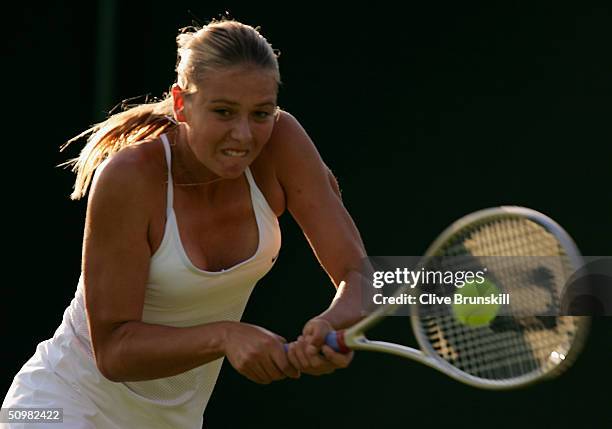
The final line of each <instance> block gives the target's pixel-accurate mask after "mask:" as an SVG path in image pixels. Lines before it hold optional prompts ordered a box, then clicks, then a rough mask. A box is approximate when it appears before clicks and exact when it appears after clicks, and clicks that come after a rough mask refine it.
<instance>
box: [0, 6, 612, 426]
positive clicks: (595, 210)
mask: <svg viewBox="0 0 612 429" xmlns="http://www.w3.org/2000/svg"><path fill="white" fill-rule="evenodd" d="M83 3H85V2H83ZM117 3H119V2H117ZM332 3H333V2H327V3H322V4H316V3H311V2H285V3H270V2H264V3H261V2H248V4H249V6H248V7H247V6H244V5H243V4H239V3H236V2H218V1H209V2H129V3H128V2H121V4H120V5H119V4H116V5H115V6H114V10H113V7H112V5H113V3H112V2H107V3H105V5H106V7H101V5H100V4H97V3H96V2H91V4H89V3H88V4H82V3H81V2H73V3H71V2H58V1H55V2H54V1H50V2H44V3H41V4H35V3H23V4H20V5H18V6H12V7H14V8H15V9H14V10H9V11H7V12H6V15H5V19H4V21H5V23H6V25H8V26H9V30H10V31H9V35H8V42H7V43H5V48H4V49H5V50H8V57H7V56H5V58H7V60H5V75H6V73H7V72H8V73H9V75H10V77H9V79H7V80H5V86H6V87H7V90H8V95H7V100H6V102H5V109H6V108H8V112H6V113H5V117H4V129H5V133H4V138H3V142H4V145H3V148H4V157H5V171H4V174H5V179H4V181H3V182H4V191H5V195H4V198H5V216H7V220H6V221H5V226H4V227H5V234H6V236H7V237H10V239H9V242H8V243H5V246H6V247H5V248H8V249H10V253H9V254H8V259H6V260H5V265H6V270H7V271H9V273H10V274H11V275H10V276H9V275H7V276H6V277H5V281H4V285H5V286H4V291H5V293H4V299H3V301H2V307H3V308H2V314H3V315H4V323H3V325H2V326H3V328H2V335H3V344H4V347H3V356H2V361H3V363H4V364H3V372H4V374H3V377H2V380H1V381H2V383H1V384H0V391H2V392H4V391H6V389H8V386H9V384H10V381H11V379H12V377H13V375H14V374H15V373H16V372H17V371H18V369H19V368H20V367H21V365H22V364H23V363H24V362H25V361H26V360H27V359H28V358H29V357H30V356H31V354H32V353H33V352H34V348H35V345H36V344H37V343H38V342H39V341H42V340H44V339H47V338H49V337H50V336H51V335H52V334H53V332H54V330H55V328H56V327H57V326H58V325H59V323H60V321H61V315H62V312H63V310H64V308H65V307H66V306H67V305H68V303H69V302H70V299H71V297H72V296H73V294H74V290H75V287H76V283H77V280H78V274H79V267H80V251H81V236H82V228H83V215H84V209H85V204H84V202H71V201H69V200H68V194H69V192H70V188H71V185H72V181H73V176H72V175H71V174H70V173H68V172H67V171H64V170H61V169H58V168H55V165H57V164H59V163H60V162H62V161H64V160H66V159H67V158H68V157H73V156H76V155H77V153H78V148H77V147H73V148H72V149H71V150H69V151H68V153H63V154H60V153H58V147H59V146H60V145H61V144H62V143H63V142H64V141H65V140H67V139H68V138H70V137H72V136H73V135H75V134H77V133H79V132H80V131H81V130H83V129H84V128H86V127H87V126H88V125H89V124H91V123H93V122H95V121H97V120H100V119H102V118H104V115H105V113H104V112H105V111H108V110H110V109H111V108H112V107H113V105H115V104H116V103H118V102H119V101H121V100H122V99H126V98H129V97H134V96H139V95H140V96H144V95H146V94H150V95H151V96H160V95H161V94H162V93H163V92H164V91H166V90H167V89H168V88H169V86H170V85H171V84H172V83H173V80H174V70H173V69H174V64H175V59H176V56H175V55H176V54H175V42H174V37H175V35H176V33H177V29H178V28H179V27H183V26H187V25H190V24H191V23H192V20H193V19H196V20H198V21H199V22H200V23H205V22H206V20H208V19H210V18H212V17H216V16H218V15H219V14H220V13H223V11H225V10H229V11H230V12H231V14H232V15H233V16H234V17H235V18H237V19H239V20H242V21H244V22H246V23H249V24H252V25H260V26H261V27H262V32H263V33H264V35H265V36H266V37H267V38H268V40H269V41H270V42H272V44H273V45H274V47H275V48H277V49H280V50H281V51H282V55H281V57H280V65H281V73H282V78H283V82H284V85H283V88H282V90H281V93H280V104H281V106H282V107H283V108H285V109H286V110H288V111H290V112H292V113H293V114H294V115H295V116H297V118H298V119H299V120H300V121H301V122H302V124H303V125H304V127H305V128H306V129H307V131H308V132H309V134H310V136H311V137H312V138H313V140H314V141H315V143H316V144H317V147H318V148H319V150H320V152H321V154H322V156H323V157H324V159H325V161H326V162H327V164H328V165H329V166H330V167H331V168H332V170H333V171H334V173H335V174H336V175H337V176H338V179H339V182H340V185H341V188H342V190H343V197H344V200H345V204H346V206H347V207H348V209H349V210H350V212H351V214H352V215H353V217H354V219H355V221H356V223H357V225H358V226H359V228H360V230H361V233H362V235H363V238H364V241H365V243H366V246H367V250H368V252H369V254H371V255H419V254H422V253H423V251H424V250H425V248H426V247H427V245H428V244H429V242H430V241H431V240H432V239H433V238H435V237H436V235H437V234H439V233H440V232H441V231H442V229H444V228H445V227H446V226H447V225H448V224H449V223H451V222H452V221H453V220H455V219H456V218H458V217H460V216H462V215H464V214H467V213H469V212H472V211H474V210H477V209H480V208H484V207H489V206H496V205H500V204H517V205H524V206H528V207H531V208H534V209H536V210H539V211H542V212H544V213H546V214H548V215H549V216H551V217H553V218H554V219H556V220H557V221H558V222H559V223H560V224H561V225H563V226H564V227H565V228H566V229H567V230H568V231H569V232H570V234H571V235H572V236H573V237H574V238H575V240H576V242H577V243H578V245H579V247H580V248H581V250H582V252H583V253H584V254H585V255H610V245H611V243H612V233H611V229H612V193H611V191H610V185H611V183H612V168H611V167H612V156H611V155H612V150H611V149H610V144H611V141H612V140H611V137H612V131H611V127H610V122H611V121H610V118H611V117H612V115H611V102H612V85H611V72H612V61H611V56H610V42H611V41H612V30H611V29H612V19H611V18H612V17H611V13H610V9H609V7H607V6H606V3H605V2H601V4H595V3H588V2H573V3H569V4H560V3H558V2H551V3H547V4H544V3H538V5H537V6H536V5H534V4H532V3H533V2H523V3H519V2H512V3H510V2H497V3H498V4H496V5H488V4H487V3H483V4H481V5H478V4H476V3H470V4H465V2H454V3H452V4H443V3H440V2H427V4H428V5H427V6H425V5H420V6H414V5H407V6H403V7H400V6H399V5H398V4H396V3H391V2H368V3H367V4H357V3H352V4H351V5H350V6H346V8H341V7H340V6H334V5H333V4H332ZM109 6H111V7H109ZM105 13H107V15H108V17H110V19H109V20H108V22H107V24H106V27H101V26H100V22H104V19H102V17H103V16H104V14H105ZM100 30H102V31H100ZM99 34H101V35H102V39H100V36H99ZM107 48H109V50H108V51H105V49H107ZM105 52H107V53H108V54H109V56H106V54H105ZM281 224H282V227H283V250H282V251H281V255H280V258H279V261H278V263H277V265H276V266H275V268H274V269H273V270H272V272H271V273H270V274H269V275H268V276H267V277H266V278H264V279H263V280H262V281H261V282H260V283H259V285H258V287H257V289H256V291H255V292H254V294H253V296H252V299H251V301H250V304H249V306H248V308H247V311H246V313H245V316H244V319H245V320H246V321H248V322H251V323H256V324H261V325H262V326H265V327H267V328H268V329H271V330H273V331H276V332H278V333H279V334H281V335H284V336H286V337H287V338H288V339H290V338H292V337H294V336H295V335H297V334H298V333H299V331H300V329H301V326H302V324H303V323H304V322H305V321H306V320H307V319H308V318H309V317H311V316H313V315H315V314H317V313H318V312H320V311H321V310H323V309H324V308H325V306H326V304H327V303H328V301H329V300H330V299H331V297H332V296H333V288H332V286H331V283H330V282H329V281H328V280H327V278H326V276H325V274H324V273H323V271H322V270H321V269H320V268H319V266H318V264H317V262H316V260H315V259H314V257H313V256H312V253H311V252H310V249H309V248H308V245H307V243H306V241H305V240H304V239H303V236H302V235H301V232H300V231H299V230H298V228H297V227H296V225H295V223H294V222H293V220H292V219H290V217H289V215H285V216H284V217H283V218H281ZM13 274H14V276H13ZM387 326H388V327H389V329H388V330H385V331H383V332H384V333H385V334H388V335H390V336H391V337H393V338H395V339H396V340H397V339H399V340H400V341H407V342H410V341H411V334H410V329H409V321H408V320H406V319H399V318H394V319H393V320H390V321H389V324H388V325H387ZM611 328H612V319H611V318H601V319H597V320H595V321H594V325H593V330H592V335H591V337H590V339H589V341H588V343H587V345H586V349H585V351H584V353H583V355H582V356H581V357H580V359H579V360H578V361H577V363H576V364H575V366H574V367H573V368H571V369H570V370H569V372H568V373H567V374H565V375H564V376H563V377H561V378H559V379H557V380H555V381H552V382H548V383H545V384H542V385H538V386H535V387H532V388H528V389H525V390H521V391H515V392H506V393H495V392H487V391H479V390H476V389H473V388H470V387H466V386H464V385H461V384H459V383H457V382H455V381H452V380H450V379H449V378H447V377H445V376H443V375H441V374H438V373H437V372H435V371H433V370H430V369H428V368H426V367H424V366H422V365H419V364H415V363H412V362H409V361H404V360H401V359H399V358H396V357H392V356H385V355H378V354H368V353H360V354H358V355H357V356H356V357H355V360H354V363H353V364H352V365H351V367H350V369H347V370H344V371H338V372H337V373H335V374H334V375H331V376H327V377H320V378H314V377H308V376H304V377H303V378H302V379H301V380H300V381H297V382H296V381H283V382H279V383H275V384H272V385H269V386H260V385H256V384H254V383H251V382H249V381H248V380H246V379H244V378H242V377H241V376H240V375H238V374H237V373H236V372H235V371H234V370H233V369H232V368H231V367H230V366H229V365H227V364H226V365H225V366H224V368H223V371H222V374H221V377H220V379H219V382H218V384H217V387H216V390H215V392H214V394H213V397H212V400H211V402H210V403H209V406H208V408H207V410H206V414H205V420H206V421H207V427H208V428H210V429H215V428H236V427H279V428H280V427H283V428H285V427H293V428H318V427H322V428H332V427H347V426H351V427H354V428H369V427H372V426H373V425H374V424H376V425H377V426H380V427H400V426H405V427H438V426H445V427H452V426H456V425H460V426H468V427H478V428H482V427H555V428H565V427H576V426H583V427H589V428H590V427H604V426H606V423H607V424H608V425H610V423H612V410H611V407H610V404H611V403H612V401H611V399H610V398H611V396H612V394H611V386H612V374H611V371H612V369H611V366H612V365H611V364H612V329H611ZM375 422H376V423H375ZM485 425H486V426H485Z"/></svg>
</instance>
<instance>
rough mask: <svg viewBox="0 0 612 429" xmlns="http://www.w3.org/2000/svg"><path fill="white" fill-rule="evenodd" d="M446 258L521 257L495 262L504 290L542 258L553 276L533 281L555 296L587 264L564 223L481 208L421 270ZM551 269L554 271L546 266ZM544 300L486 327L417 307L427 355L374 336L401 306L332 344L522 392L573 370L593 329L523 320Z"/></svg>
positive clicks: (443, 308) (572, 319)
mask: <svg viewBox="0 0 612 429" xmlns="http://www.w3.org/2000/svg"><path fill="white" fill-rule="evenodd" d="M445 256H452V258H450V260H452V261H456V262H454V263H456V264H459V262H457V261H470V263H472V264H473V261H474V258H479V257H483V256H484V257H489V256H492V257H496V256H499V257H500V258H498V260H499V261H507V259H504V258H505V257H517V258H514V259H512V260H513V261H514V262H512V263H511V264H508V263H503V262H500V263H497V264H489V265H491V266H489V267H488V273H487V278H494V279H495V282H496V284H497V285H498V286H500V288H502V289H503V288H504V287H506V286H510V285H512V284H516V283H517V282H519V281H524V279H525V275H526V273H530V272H533V270H534V266H533V264H530V263H529V261H533V259H534V258H531V259H530V258H522V257H527V256H528V257H532V256H538V257H542V258H540V259H537V264H538V267H537V270H539V271H538V272H540V273H541V272H542V270H545V271H546V272H547V273H549V274H548V275H546V276H541V275H540V276H533V275H531V277H530V281H532V282H533V281H535V282H546V285H536V286H543V287H544V286H545V288H548V289H549V290H550V288H551V287H552V289H553V291H554V292H561V291H562V289H563V288H564V286H565V285H566V283H567V280H568V278H569V277H570V276H571V275H572V274H573V273H574V272H575V271H576V270H577V269H578V268H579V267H581V266H582V258H581V255H580V253H579V251H578V249H577V248H576V245H575V244H574V242H573V240H572V239H571V238H570V236H569V235H568V234H567V233H566V232H565V231H564V230H563V229H562V228H561V227H560V226H559V225H558V224H557V223H556V222H554V221H553V220H552V219H550V218H549V217H547V216H545V215H543V214H542V213H539V212H537V211H534V210H531V209H527V208H523V207H513V206H512V207H510V206H504V207H496V208H489V209H485V210H481V211H478V212H475V213H472V214H469V215H467V216H465V217H463V218H461V219H460V220H458V221H456V222H455V223H453V224H452V225H450V226H449V227H448V228H447V229H446V230H445V231H444V232H443V233H442V234H441V235H440V236H439V237H438V238H437V239H436V240H435V241H434V242H433V243H432V244H431V246H430V247H429V249H428V250H427V252H426V253H425V255H424V257H423V258H422V262H421V263H420V266H421V267H428V268H431V264H433V263H434V262H432V261H440V260H444V257H445ZM551 257H552V258H551ZM517 261H522V262H518V263H517ZM546 261H548V262H546ZM543 263H547V264H549V265H550V266H546V267H543V266H541V265H542V264H543ZM459 265H460V264H459ZM445 268H446V269H449V268H455V269H461V268H462V267H461V266H455V267H445ZM424 288H425V286H422V289H424ZM418 289H419V287H418V286H417V288H413V289H410V288H408V287H400V288H399V290H398V291H397V292H396V294H395V296H399V295H400V294H401V293H412V294H414V293H415V290H418ZM535 289H536V290H537V287H536V288H535ZM532 290H533V288H532ZM537 300H538V298H537V297H536V296H524V297H523V299H522V300H521V299H518V300H515V301H516V302H514V303H513V307H511V309H510V310H509V311H511V312H515V313H514V314H513V313H505V315H504V316H501V315H500V316H497V317H496V318H495V320H494V321H493V322H491V323H489V324H487V325H485V326H479V327H473V326H467V325H465V324H463V323H461V322H460V321H458V320H457V318H456V317H455V316H454V315H453V312H452V311H451V309H449V306H448V305H442V304H440V305H438V306H434V307H432V306H428V308H427V309H426V310H427V311H425V309H424V308H420V307H419V306H418V305H416V306H415V307H414V308H413V309H412V311H411V313H410V317H411V320H412V329H413V332H414V334H415V337H416V339H417V342H418V344H419V346H420V350H417V349H414V348H411V347H407V346H405V345H401V344H394V343H390V342H383V341H374V340H369V339H368V338H366V336H365V332H366V331H367V330H368V329H370V328H372V327H373V326H374V325H376V324H377V323H379V322H380V321H381V320H382V319H383V318H384V317H385V316H388V315H391V314H392V313H393V312H395V311H396V310H397V306H393V305H385V306H379V307H377V308H376V310H375V311H373V312H372V313H371V314H369V315H368V316H367V317H365V318H364V319H362V320H361V321H360V322H358V323H357V324H355V325H354V326H352V327H350V328H348V329H345V330H341V331H334V332H330V333H329V334H328V335H327V337H326V343H327V344H328V345H329V346H330V347H332V348H333V349H335V350H336V351H340V352H345V353H346V352H348V351H349V350H367V351H373V352H382V353H390V354H393V355H397V356H401V357H404V358H408V359H412V360H415V361H417V362H420V363H423V364H425V365H427V366H429V367H431V368H434V369H436V370H438V371H441V372H442V373H444V374H446V375H448V376H450V377H452V378H454V379H455V380H458V381H460V382H463V383H466V384H468V385H471V386H474V387H478V388H484V389H492V390H503V389H512V388H518V387H522V386H526V385H529V384H532V383H535V382H538V381H541V380H544V379H550V378H553V377H555V376H557V375H559V374H560V373H562V372H563V370H565V369H566V368H568V367H569V366H570V365H571V363H572V362H573V361H574V360H575V358H576V356H577V355H578V353H579V351H580V349H581V347H582V345H583V342H584V339H585V338H586V336H587V333H588V329H589V325H590V318H589V317H578V316H560V315H559V314H562V313H560V312H559V311H557V312H556V313H555V314H556V315H552V316H550V315H549V316H547V317H533V316H532V317H522V316H521V314H524V312H522V311H523V310H524V308H523V307H525V306H528V305H529V306H533V305H534V302H536V301H537ZM546 305H547V306H549V307H550V306H551V305H552V306H553V307H558V306H559V305H560V304H559V300H554V299H553V300H550V299H548V300H547V302H546ZM553 310H559V308H556V309H555V308H553Z"/></svg>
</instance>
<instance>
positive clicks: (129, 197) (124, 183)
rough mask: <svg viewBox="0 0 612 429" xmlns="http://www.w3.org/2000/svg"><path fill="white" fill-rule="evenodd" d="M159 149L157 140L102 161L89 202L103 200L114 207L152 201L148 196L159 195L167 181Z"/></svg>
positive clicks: (120, 152) (128, 148) (125, 149)
mask: <svg viewBox="0 0 612 429" xmlns="http://www.w3.org/2000/svg"><path fill="white" fill-rule="evenodd" d="M160 146H161V143H160V142H159V141H158V140H151V141H147V142H143V143H141V144H137V145H134V146H128V147H126V148H124V149H122V150H120V151H119V152H117V153H116V154H115V155H113V156H112V157H111V158H110V159H108V160H107V161H105V162H103V163H102V164H101V165H100V166H99V167H98V169H97V170H96V174H95V176H94V180H93V183H92V186H91V191H90V196H89V199H90V203H91V201H92V200H103V201H104V202H105V203H108V204H112V205H115V204H125V203H129V204H130V205H131V206H135V205H138V206H141V205H142V204H146V203H147V202H150V201H151V199H150V198H149V197H151V196H153V195H155V194H156V193H158V191H159V189H160V187H161V186H163V184H164V180H165V179H164V174H165V173H164V170H163V169H162V168H161V167H162V166H164V165H165V164H164V161H163V160H162V159H160ZM161 156H163V149H162V150H161ZM121 208H125V207H121ZM140 208H142V207H140Z"/></svg>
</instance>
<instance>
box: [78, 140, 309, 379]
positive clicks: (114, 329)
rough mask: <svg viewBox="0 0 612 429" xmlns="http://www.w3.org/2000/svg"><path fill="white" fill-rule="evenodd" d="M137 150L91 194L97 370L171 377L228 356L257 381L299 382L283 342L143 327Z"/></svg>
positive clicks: (89, 256) (103, 171)
mask: <svg viewBox="0 0 612 429" xmlns="http://www.w3.org/2000/svg"><path fill="white" fill-rule="evenodd" d="M139 156H140V155H139V154H138V153H136V151H131V150H129V151H125V153H120V154H117V155H116V156H115V157H114V158H113V159H112V160H111V161H109V162H108V163H106V164H105V165H103V166H101V167H100V168H99V171H98V172H97V174H96V178H95V180H94V182H93V184H92V188H91V191H90V195H89V201H88V207H87V216H86V221H85V234H84V243H83V267H82V270H83V281H84V286H85V306H86V310H87V316H88V323H89V329H90V333H91V342H92V347H93V351H94V356H95V360H96V365H97V366H98V369H99V370H100V372H101V373H102V374H103V375H104V376H105V377H106V378H108V379H109V380H112V381H138V380H149V379H155V378H162V377H169V376H173V375H177V374H179V373H182V372H185V371H188V370H190V369H193V368H195V367H198V366H200V365H203V364H205V363H208V362H211V361H213V360H216V359H218V358H220V357H222V356H224V355H226V356H228V359H229V360H230V363H231V364H232V365H233V366H234V368H236V369H237V370H238V371H239V372H240V373H242V374H243V375H245V376H246V377H248V378H249V379H251V380H253V381H256V382H259V383H269V382H270V381H273V380H278V379H280V378H284V376H292V377H294V376H297V371H296V370H295V369H293V367H291V365H290V364H289V363H288V361H287V359H286V357H285V353H284V350H283V348H282V345H281V344H280V341H279V338H280V337H278V336H276V335H275V334H273V333H271V332H269V331H266V330H265V329H263V328H259V327H256V326H253V325H248V324H244V323H239V322H232V321H220V322H215V323H208V324H204V325H197V326H192V327H186V328H177V327H170V326H163V325H155V324H150V323H144V322H142V313H143V308H144V296H145V289H146V283H147V278H148V273H149V260H150V258H151V251H150V247H149V244H148V239H147V232H148V227H149V222H150V218H149V217H150V216H151V213H153V211H152V201H153V198H152V195H154V192H152V191H151V186H152V185H151V183H155V180H153V178H152V177H147V174H146V173H144V172H143V173H141V172H142V171H143V168H142V165H143V160H142V159H138V157H139Z"/></svg>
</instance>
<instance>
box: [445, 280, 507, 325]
mask: <svg viewBox="0 0 612 429" xmlns="http://www.w3.org/2000/svg"><path fill="white" fill-rule="evenodd" d="M498 293H500V292H499V289H498V288H497V286H495V283H493V282H492V281H491V280H488V279H485V280H484V282H482V283H477V282H474V281H472V282H466V283H465V285H464V286H463V287H462V288H460V289H458V290H457V292H456V293H455V294H456V295H460V297H457V296H455V297H453V305H452V309H453V313H454V315H455V318H456V319H457V320H458V321H459V322H461V323H462V324H464V325H466V326H470V327H480V326H486V325H488V324H489V323H491V321H492V320H493V319H495V316H497V313H498V311H499V308H500V306H501V304H499V303H494V302H492V303H491V304H473V303H470V300H469V299H465V300H464V299H463V298H470V297H474V301H476V299H475V297H479V296H480V297H490V296H491V295H493V296H496V295H497V294H498ZM459 299H461V301H459Z"/></svg>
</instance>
